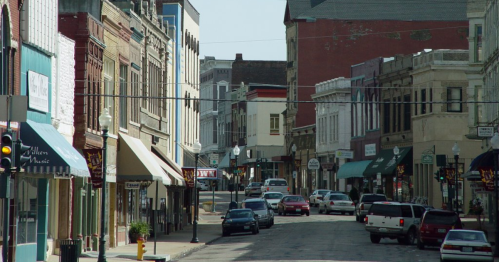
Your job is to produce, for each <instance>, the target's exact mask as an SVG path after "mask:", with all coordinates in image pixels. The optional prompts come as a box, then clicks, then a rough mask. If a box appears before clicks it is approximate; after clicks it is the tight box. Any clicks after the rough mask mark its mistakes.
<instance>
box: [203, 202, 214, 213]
mask: <svg viewBox="0 0 499 262" xmlns="http://www.w3.org/2000/svg"><path fill="white" fill-rule="evenodd" d="M213 205H216V203H213V202H212V201H206V202H203V209H204V211H206V212H211V210H212V206H213Z"/></svg>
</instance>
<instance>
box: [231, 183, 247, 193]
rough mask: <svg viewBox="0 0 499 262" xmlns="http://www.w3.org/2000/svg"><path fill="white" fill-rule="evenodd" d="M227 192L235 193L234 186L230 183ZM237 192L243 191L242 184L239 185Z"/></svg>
mask: <svg viewBox="0 0 499 262" xmlns="http://www.w3.org/2000/svg"><path fill="white" fill-rule="evenodd" d="M228 190H229V191H234V192H235V191H236V184H233V183H230V184H229V185H228ZM238 191H244V185H243V184H239V189H238Z"/></svg>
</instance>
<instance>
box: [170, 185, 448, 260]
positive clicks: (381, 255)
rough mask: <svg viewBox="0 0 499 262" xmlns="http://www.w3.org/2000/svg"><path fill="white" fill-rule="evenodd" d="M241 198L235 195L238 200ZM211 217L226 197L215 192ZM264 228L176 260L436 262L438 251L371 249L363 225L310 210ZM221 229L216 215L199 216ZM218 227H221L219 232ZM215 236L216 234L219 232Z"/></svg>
mask: <svg viewBox="0 0 499 262" xmlns="http://www.w3.org/2000/svg"><path fill="white" fill-rule="evenodd" d="M243 199H245V196H244V192H240V193H239V201H241V200H243ZM208 200H211V192H201V195H200V201H201V202H203V201H208ZM215 201H216V202H217V203H219V205H217V212H222V211H223V210H226V208H227V206H228V202H229V201H230V194H229V193H228V192H216V197H215ZM275 215H276V216H275V225H274V226H273V227H271V228H270V229H266V228H261V229H260V233H259V234H257V235H252V234H243V233H241V234H234V235H231V236H229V237H221V238H219V239H217V240H215V241H214V242H212V243H210V244H207V245H206V246H204V247H203V248H202V249H199V250H196V251H195V252H193V253H190V254H187V255H186V256H185V257H183V258H180V259H178V260H176V261H319V260H322V261H324V260H327V261H438V260H439V251H438V248H426V249H425V250H418V249H417V247H416V245H412V246H406V245H400V244H398V242H397V240H390V239H383V240H381V243H380V244H372V243H371V241H370V240H369V233H368V232H367V231H365V230H364V225H363V224H361V223H358V222H355V216H350V215H341V214H336V213H332V214H330V215H325V214H319V213H318V209H317V208H316V207H313V208H312V210H311V214H310V216H309V217H307V216H298V215H288V216H277V214H275ZM202 219H205V220H206V219H209V220H210V222H211V223H214V224H215V223H219V224H221V222H222V220H221V219H220V216H219V215H217V216H204V217H202ZM220 228H221V227H220ZM220 234H221V231H220Z"/></svg>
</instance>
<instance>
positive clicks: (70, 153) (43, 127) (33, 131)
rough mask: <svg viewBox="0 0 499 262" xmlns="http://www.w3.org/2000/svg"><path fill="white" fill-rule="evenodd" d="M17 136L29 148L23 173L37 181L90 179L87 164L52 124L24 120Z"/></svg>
mask: <svg viewBox="0 0 499 262" xmlns="http://www.w3.org/2000/svg"><path fill="white" fill-rule="evenodd" d="M20 137H21V140H22V141H23V144H24V145H27V146H31V149H30V150H29V151H27V155H28V156H29V157H30V158H31V159H30V161H29V162H27V163H26V165H25V167H24V171H25V173H26V174H28V175H29V174H34V175H36V177H39V178H42V177H43V178H70V176H71V175H73V176H77V177H90V172H89V170H88V166H87V162H86V161H85V158H83V156H82V154H80V153H79V152H78V151H77V150H76V149H75V148H74V147H73V146H72V145H71V144H70V143H69V142H68V141H67V140H66V138H64V137H63V136H62V135H61V133H59V131H57V130H56V129H55V128H54V127H53V126H52V125H50V124H45V123H38V122H34V121H32V120H27V121H26V122H22V123H21V128H20Z"/></svg>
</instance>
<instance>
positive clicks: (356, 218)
mask: <svg viewBox="0 0 499 262" xmlns="http://www.w3.org/2000/svg"><path fill="white" fill-rule="evenodd" d="M355 221H357V222H359V221H360V217H359V216H357V214H355Z"/></svg>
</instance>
